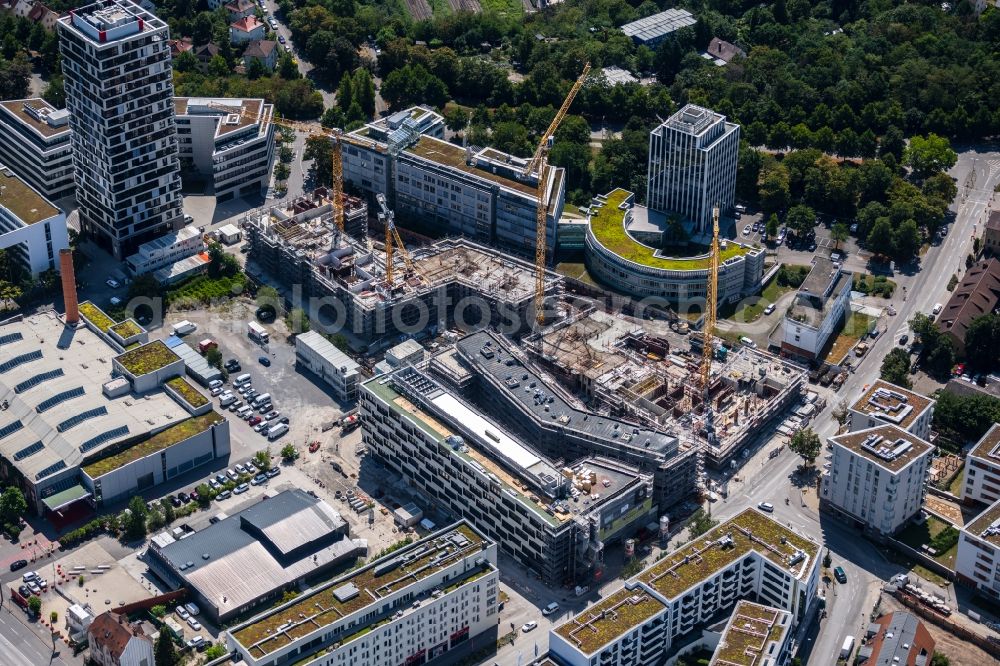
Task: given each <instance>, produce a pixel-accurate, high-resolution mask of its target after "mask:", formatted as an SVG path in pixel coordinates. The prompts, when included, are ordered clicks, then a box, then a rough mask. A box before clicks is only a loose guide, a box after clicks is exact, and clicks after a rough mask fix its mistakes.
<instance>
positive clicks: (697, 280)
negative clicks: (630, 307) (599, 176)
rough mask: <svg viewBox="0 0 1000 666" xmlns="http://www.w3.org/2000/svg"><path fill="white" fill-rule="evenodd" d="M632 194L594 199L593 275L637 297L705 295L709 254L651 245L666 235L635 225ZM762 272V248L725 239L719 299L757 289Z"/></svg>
mask: <svg viewBox="0 0 1000 666" xmlns="http://www.w3.org/2000/svg"><path fill="white" fill-rule="evenodd" d="M634 199H635V195H634V194H633V193H632V192H629V191H627V190H623V189H616V190H613V191H611V192H610V193H608V194H606V195H604V196H600V197H597V198H596V199H595V200H594V204H593V205H592V206H591V215H590V220H589V223H588V226H587V235H586V239H585V241H584V257H585V262H586V265H587V270H588V271H589V273H590V275H591V276H592V277H594V278H597V279H598V280H600V281H601V282H603V283H604V284H606V285H607V286H609V287H611V288H612V289H615V290H616V291H621V292H624V293H627V294H630V295H632V296H636V297H638V298H647V297H654V298H663V299H665V300H668V301H670V302H671V303H674V304H677V303H685V302H691V301H697V300H704V298H705V288H706V285H707V283H708V272H709V256H708V254H707V253H706V254H703V255H699V256H693V257H670V256H668V255H665V254H663V252H662V251H661V250H658V249H656V248H655V247H653V246H651V245H648V244H647V243H654V242H656V240H657V239H659V238H662V233H663V230H662V229H660V230H657V229H653V228H642V229H639V228H637V226H638V225H636V224H634V222H635V220H634V219H633V212H634V210H635V205H634ZM643 226H644V227H645V226H649V225H643ZM639 239H641V241H644V242H640V240H639ZM763 273H764V249H763V248H756V247H751V246H748V245H741V244H739V243H734V242H732V241H728V242H727V241H723V244H722V256H721V257H720V263H719V291H718V298H719V302H720V303H725V302H733V301H737V300H739V299H740V298H742V297H743V296H747V295H750V294H753V293H754V292H755V291H756V290H757V288H758V287H759V286H760V281H761V277H762V276H763Z"/></svg>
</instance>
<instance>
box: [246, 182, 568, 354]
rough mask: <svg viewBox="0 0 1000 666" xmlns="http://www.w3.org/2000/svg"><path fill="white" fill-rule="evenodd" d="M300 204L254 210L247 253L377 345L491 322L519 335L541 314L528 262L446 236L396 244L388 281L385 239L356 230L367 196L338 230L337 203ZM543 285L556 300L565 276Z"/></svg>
mask: <svg viewBox="0 0 1000 666" xmlns="http://www.w3.org/2000/svg"><path fill="white" fill-rule="evenodd" d="M315 210H321V212H319V213H315V214H314V211H315ZM294 211H295V207H294V202H293V206H292V207H291V208H289V207H287V206H283V207H281V208H274V209H271V210H270V211H255V212H254V213H252V214H250V215H248V216H247V218H246V221H245V226H246V228H247V232H248V237H249V242H250V259H251V260H252V261H253V262H255V263H256V264H257V268H258V270H260V271H262V272H264V273H266V274H267V275H268V276H270V277H271V278H272V280H271V281H272V282H277V283H278V285H277V286H280V287H282V288H283V290H284V291H285V296H286V300H288V301H290V302H291V303H293V304H295V305H296V306H298V305H300V304H301V306H302V307H306V308H307V311H308V313H309V316H310V318H311V319H312V321H313V322H314V323H318V324H321V325H323V326H325V327H327V328H328V329H329V330H331V331H333V330H347V331H348V332H350V333H352V334H353V335H355V336H357V337H358V338H361V339H362V340H364V341H365V342H368V343H369V344H371V343H372V342H374V341H376V340H379V339H381V338H391V339H395V338H396V337H398V336H400V335H407V336H413V335H416V334H418V333H421V332H422V331H425V330H429V331H431V332H434V331H443V330H445V329H446V328H449V327H458V328H461V329H465V330H471V329H475V328H481V327H485V326H491V327H496V328H498V329H500V330H502V331H503V332H504V333H505V334H507V335H513V336H520V335H523V334H524V333H525V332H526V331H527V330H528V329H529V328H530V326H531V323H532V322H533V321H534V317H533V316H532V314H531V307H532V300H533V297H534V290H535V278H534V266H532V265H531V263H530V262H527V261H523V260H520V259H516V258H513V257H510V256H507V255H505V254H502V253H500V252H498V251H497V250H495V249H491V248H487V247H483V246H481V245H478V244H475V243H472V242H470V241H467V240H455V239H445V240H441V241H438V242H436V243H434V244H433V245H430V246H427V247H423V248H419V249H416V250H414V251H413V252H407V251H406V250H405V248H400V249H398V250H397V251H396V252H395V253H394V255H393V262H394V263H393V266H394V270H393V277H392V280H389V279H388V277H389V276H388V274H387V273H388V271H387V264H386V259H387V256H388V255H387V254H386V252H385V251H384V249H385V246H384V244H382V243H377V244H376V243H371V242H369V241H368V240H367V239H365V238H364V237H363V235H355V234H353V233H351V231H350V230H351V229H352V228H354V229H357V228H358V227H359V225H360V224H361V222H360V219H367V206H366V204H365V203H364V202H363V201H362V200H360V199H357V198H354V197H347V201H346V205H345V216H344V217H345V228H346V230H347V231H348V233H347V234H341V233H339V232H338V231H337V230H336V226H335V225H334V222H333V213H332V207H330V208H329V209H326V207H321V208H320V209H316V208H313V209H310V210H309V211H305V212H300V213H296V214H292V213H293V212H294ZM399 260H403V261H405V264H404V263H403V261H399ZM544 290H545V296H546V299H548V300H551V301H553V302H554V301H556V300H558V299H559V297H560V296H561V294H562V278H561V277H559V276H558V275H556V274H555V273H551V272H547V273H546V276H545V285H544Z"/></svg>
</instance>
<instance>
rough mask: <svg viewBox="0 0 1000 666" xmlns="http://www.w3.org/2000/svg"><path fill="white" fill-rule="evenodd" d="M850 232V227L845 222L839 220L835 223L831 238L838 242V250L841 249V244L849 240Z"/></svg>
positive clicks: (831, 230)
mask: <svg viewBox="0 0 1000 666" xmlns="http://www.w3.org/2000/svg"><path fill="white" fill-rule="evenodd" d="M850 232H851V230H850V228H849V227H848V226H847V224H846V223H844V222H837V223H836V224H834V225H833V228H832V229H830V238H831V239H832V240H833V242H834V243H836V244H837V249H838V250H839V249H840V244H841V243H843V242H844V241H845V240H847V237H848V236H849V235H850Z"/></svg>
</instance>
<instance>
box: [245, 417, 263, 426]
mask: <svg viewBox="0 0 1000 666" xmlns="http://www.w3.org/2000/svg"><path fill="white" fill-rule="evenodd" d="M260 421H261V418H260V417H259V416H254V417H253V418H251V419H250V420H249V421H247V423H249V424H250V425H252V426H255V425H257V424H258V423H260Z"/></svg>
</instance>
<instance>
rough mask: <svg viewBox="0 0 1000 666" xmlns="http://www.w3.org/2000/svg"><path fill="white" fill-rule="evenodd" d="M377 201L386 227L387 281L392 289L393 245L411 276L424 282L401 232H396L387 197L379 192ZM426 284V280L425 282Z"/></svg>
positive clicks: (393, 215) (394, 220)
mask: <svg viewBox="0 0 1000 666" xmlns="http://www.w3.org/2000/svg"><path fill="white" fill-rule="evenodd" d="M375 199H376V200H377V201H378V205H379V208H380V209H381V211H380V212H379V214H378V216H379V219H380V220H382V223H383V224H384V225H385V279H386V282H388V283H389V286H390V287H391V286H392V284H393V253H394V252H393V244H394V243H395V245H396V246H398V247H399V254H400V255H402V257H403V264H405V265H406V270H407V272H408V273H410V274H411V275H416V276H417V277H419V278H420V279H422V280H424V276H423V274H421V273H420V271H418V270H417V267H416V265H415V264H414V263H413V259H411V258H410V253H409V252H407V251H406V246H405V245H404V244H403V239H402V238H400V236H399V231H397V230H396V214H395V213H394V212H393V211H392V209H391V208H389V204H388V202H387V201H386V199H385V195H384V194H382V193H381V192H379V193H378V194H377V195H375ZM424 281H425V282H426V280H424Z"/></svg>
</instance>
